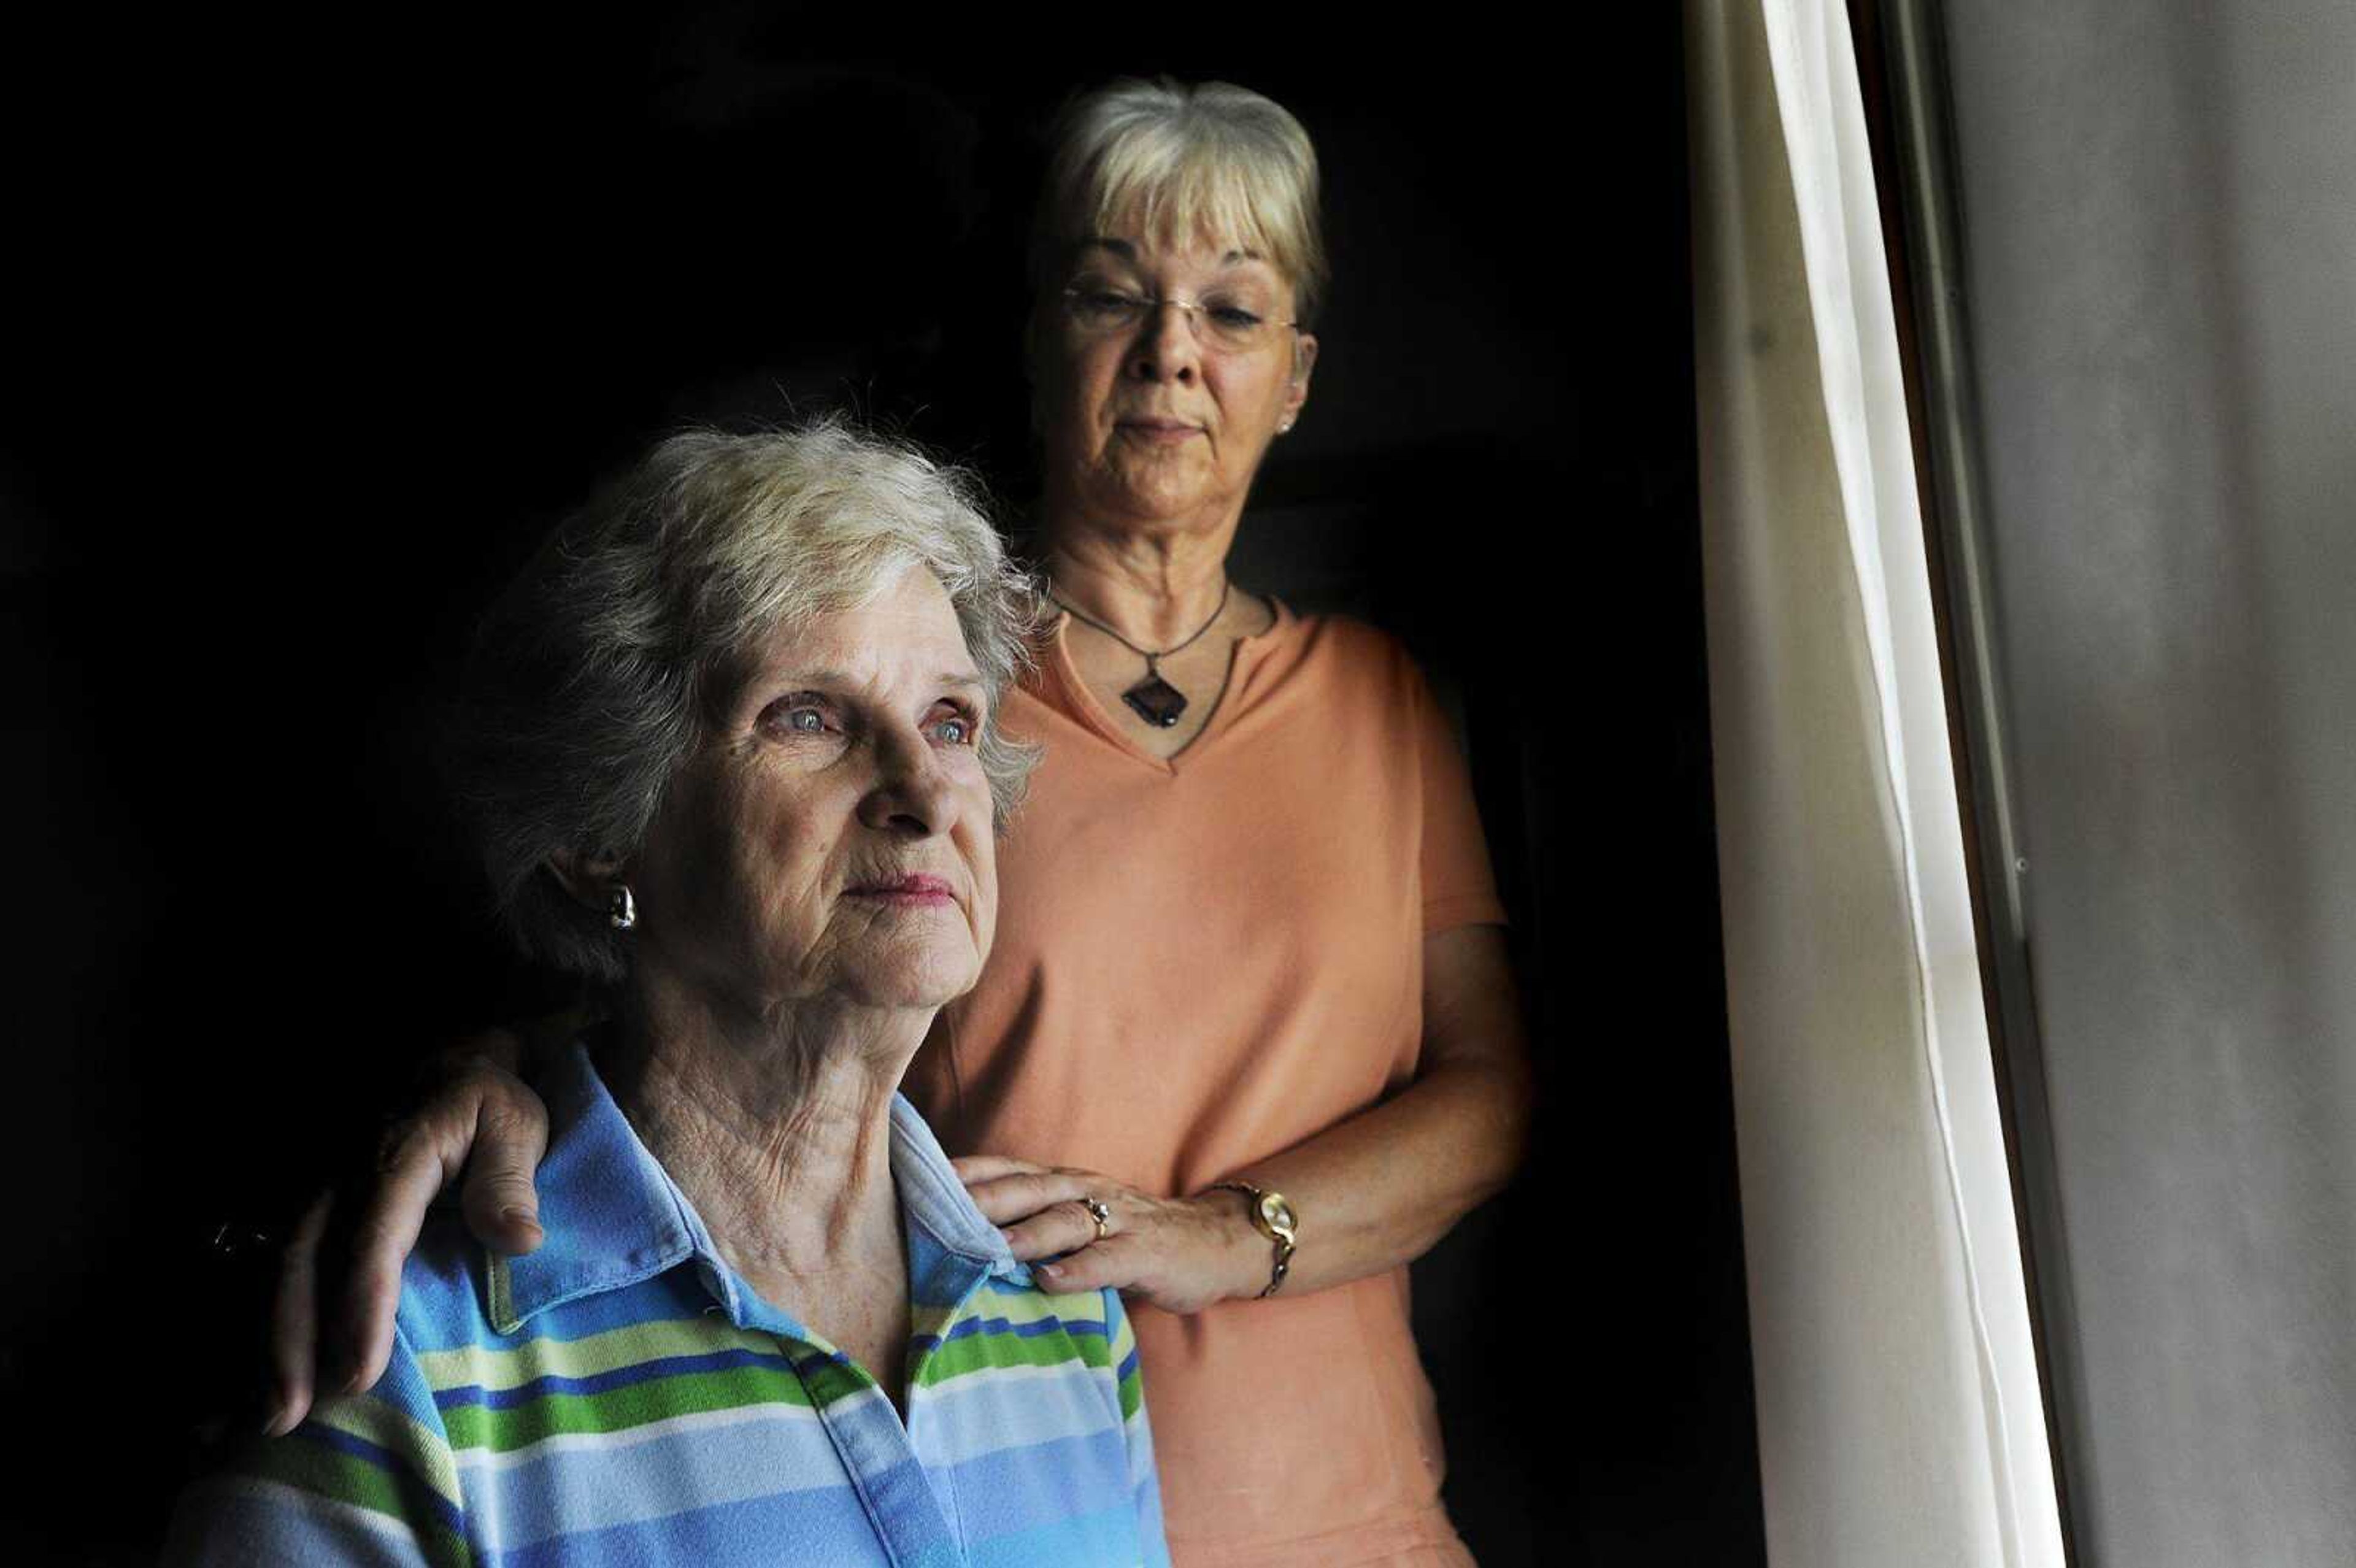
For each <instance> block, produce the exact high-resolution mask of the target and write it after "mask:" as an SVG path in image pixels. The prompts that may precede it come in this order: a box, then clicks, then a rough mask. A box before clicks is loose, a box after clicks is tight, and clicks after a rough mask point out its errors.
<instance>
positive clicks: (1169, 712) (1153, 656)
mask: <svg viewBox="0 0 2356 1568" xmlns="http://www.w3.org/2000/svg"><path fill="white" fill-rule="evenodd" d="M1235 588H1236V585H1235V584H1234V583H1233V582H1232V581H1230V582H1226V583H1223V584H1221V585H1220V588H1219V607H1218V608H1217V609H1216V610H1214V611H1212V612H1211V618H1210V619H1209V620H1207V621H1205V622H1204V623H1203V624H1201V625H1200V626H1197V627H1195V628H1194V635H1193V636H1191V637H1188V638H1187V639H1186V640H1185V641H1183V642H1180V643H1173V644H1171V645H1169V646H1168V647H1166V648H1163V649H1162V651H1161V652H1159V653H1156V652H1155V651H1154V650H1152V649H1151V648H1141V647H1139V646H1138V645H1136V644H1135V643H1132V642H1130V640H1129V639H1128V638H1127V637H1124V636H1122V635H1120V634H1119V632H1116V631H1114V630H1113V629H1112V628H1111V627H1110V626H1108V625H1106V624H1104V623H1103V622H1102V621H1099V620H1098V619H1097V618H1096V617H1095V616H1093V615H1083V614H1082V613H1079V612H1078V611H1077V610H1075V609H1073V608H1072V607H1071V606H1070V605H1069V604H1066V603H1064V601H1063V599H1062V597H1061V596H1060V595H1058V594H1056V593H1055V592H1049V593H1048V595H1047V597H1048V598H1050V599H1052V600H1054V601H1055V604H1056V606H1057V607H1058V608H1060V609H1061V610H1062V611H1063V612H1064V613H1065V614H1066V615H1069V616H1070V617H1071V618H1072V619H1073V620H1075V621H1077V622H1079V623H1080V624H1082V625H1084V626H1094V627H1095V628H1096V629H1097V630H1098V631H1099V632H1102V633H1103V634H1104V635H1106V636H1108V637H1110V638H1111V639H1112V640H1113V641H1114V642H1116V643H1119V645H1121V646H1122V647H1124V648H1127V649H1128V650H1129V651H1130V653H1133V654H1135V655H1137V656H1139V657H1140V658H1141V659H1143V660H1144V661H1145V678H1144V679H1143V680H1141V681H1139V682H1138V683H1137V684H1136V685H1135V686H1132V687H1130V688H1129V689H1128V690H1127V691H1124V692H1122V693H1121V694H1120V699H1121V700H1122V701H1123V702H1126V703H1128V704H1129V706H1130V710H1131V711H1133V712H1134V713H1136V715H1137V716H1138V717H1139V718H1140V719H1142V720H1145V721H1146V722H1147V723H1148V724H1151V725H1153V726H1155V727H1156V728H1158V729H1162V730H1167V729H1169V728H1170V726H1172V725H1173V724H1175V723H1177V722H1178V716H1179V715H1180V714H1182V713H1183V712H1185V711H1186V694H1185V693H1184V692H1183V691H1181V690H1179V689H1178V688H1176V687H1174V686H1173V685H1171V684H1170V683H1169V682H1168V681H1166V680H1164V679H1162V660H1163V659H1166V658H1168V657H1169V656H1171V655H1172V654H1174V653H1178V652H1181V651H1183V650H1184V649H1186V648H1191V647H1193V646H1194V645H1195V644H1196V643H1197V642H1199V641H1200V640H1201V639H1202V635H1203V634H1204V633H1205V632H1207V631H1209V630H1210V629H1211V628H1212V627H1213V626H1215V625H1216V624H1218V619H1219V617H1220V616H1221V615H1223V614H1225V613H1226V608H1227V595H1228V594H1230V593H1232V592H1235Z"/></svg>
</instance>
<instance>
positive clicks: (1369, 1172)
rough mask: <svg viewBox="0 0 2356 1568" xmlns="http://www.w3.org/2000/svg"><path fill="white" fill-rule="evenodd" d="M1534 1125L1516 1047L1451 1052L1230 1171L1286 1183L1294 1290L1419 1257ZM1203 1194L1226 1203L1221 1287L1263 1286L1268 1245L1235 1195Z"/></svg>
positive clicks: (1511, 1163) (1499, 1173)
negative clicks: (1449, 1058) (1228, 1231)
mask: <svg viewBox="0 0 2356 1568" xmlns="http://www.w3.org/2000/svg"><path fill="white" fill-rule="evenodd" d="M1529 1123H1530V1073H1529V1069H1528V1066H1527V1064H1526V1062H1525V1061H1523V1060H1521V1059H1520V1058H1519V1056H1517V1055H1516V1056H1514V1057H1511V1058H1503V1059H1498V1060H1483V1061H1455V1062H1450V1063H1445V1064H1442V1065H1440V1066H1436V1067H1434V1068H1432V1069H1431V1070H1430V1072H1426V1073H1425V1074H1424V1075H1423V1076H1421V1077H1419V1078H1418V1079H1417V1080H1416V1081H1415V1082H1414V1083H1410V1084H1409V1085H1408V1087H1406V1088H1405V1089H1403V1090H1401V1091H1400V1092H1399V1093H1397V1094H1396V1095H1394V1096H1392V1097H1391V1098H1390V1099H1388V1100H1386V1101H1384V1102H1383V1103H1382V1104H1378V1105H1375V1106H1373V1107H1371V1108H1369V1109H1367V1110H1365V1111H1362V1112H1360V1113H1359V1114H1358V1115H1355V1116H1352V1117H1351V1118H1349V1119H1348V1120H1347V1121H1344V1122H1341V1123H1338V1124H1336V1125H1333V1126H1332V1127H1329V1128H1327V1129H1326V1130H1325V1131H1324V1132H1322V1133H1319V1134H1318V1135H1316V1136H1314V1137H1312V1138H1309V1139H1308V1140H1306V1141H1305V1142H1302V1143H1300V1144H1296V1145H1295V1146H1293V1147H1291V1148H1290V1149H1287V1150H1285V1151H1284V1152H1283V1153H1282V1154H1280V1155H1275V1156H1272V1157H1269V1158H1267V1159H1261V1160H1254V1161H1251V1162H1250V1163H1249V1164H1248V1165H1246V1166H1243V1167H1240V1168H1238V1169H1237V1171H1235V1172H1234V1173H1233V1174H1234V1175H1235V1176H1236V1177H1237V1178H1238V1179H1242V1180H1246V1181H1248V1182H1250V1183H1251V1184H1252V1185H1253V1186H1255V1187H1260V1188H1264V1189H1270V1190H1273V1191H1278V1192H1281V1193H1283V1194H1284V1196H1285V1200H1287V1201H1288V1202H1290V1204H1291V1205H1292V1208H1293V1211H1294V1213H1295V1214H1296V1215H1297V1216H1298V1218H1299V1221H1300V1246H1299V1247H1298V1249H1297V1250H1296V1251H1295V1252H1294V1253H1293V1255H1292V1264H1291V1268H1290V1272H1289V1273H1288V1274H1287V1275H1286V1278H1285V1283H1284V1287H1283V1294H1285V1295H1288V1296H1291V1295H1298V1294H1302V1293H1306V1292H1309V1291H1313V1290H1323V1289H1325V1288H1327V1287H1328V1286H1331V1285H1346V1284H1347V1283H1349V1282H1350V1281H1352V1280H1355V1279H1364V1278H1365V1277H1366V1276H1367V1275H1376V1274H1382V1273H1384V1272H1386V1271H1387V1270H1390V1269H1393V1268H1397V1267H1398V1265H1399V1264H1404V1263H1410V1262H1412V1261H1414V1260H1415V1259H1416V1258H1419V1257H1420V1256H1422V1255H1423V1253H1426V1252H1427V1251H1429V1250H1430V1247H1431V1245H1432V1243H1435V1242H1437V1241H1439V1240H1440V1237H1442V1236H1444V1235H1446V1234H1447V1233H1448V1232H1449V1231H1450V1229H1451V1227H1453V1226H1454V1225H1455V1223H1456V1221H1459V1220H1461V1219H1462V1218H1463V1217H1464V1216H1465V1215H1466V1214H1467V1213H1468V1212H1470V1211H1472V1209H1473V1208H1474V1207H1475V1206H1476V1205H1478V1204H1479V1203H1481V1202H1482V1201H1483V1200H1484V1199H1486V1198H1488V1197H1490V1196H1491V1195H1493V1194H1494V1193H1495V1192H1496V1191H1497V1190H1498V1189H1500V1188H1502V1187H1504V1186H1505V1183H1506V1182H1507V1181H1508V1180H1509V1179H1511V1178H1512V1176H1513V1174H1514V1172H1515V1169H1516V1168H1518V1167H1519V1166H1520V1164H1521V1160H1522V1155H1523V1151H1524V1149H1525V1147H1526V1143H1527V1140H1528V1135H1529ZM1206 1196H1207V1197H1208V1198H1209V1199H1211V1200H1215V1201H1216V1200H1229V1201H1231V1202H1232V1204H1233V1214H1232V1220H1233V1239H1234V1243H1235V1246H1234V1249H1233V1251H1234V1253H1235V1255H1236V1256H1237V1258H1238V1259H1239V1260H1240V1261H1241V1264H1242V1273H1241V1274H1240V1275H1239V1276H1238V1277H1237V1279H1236V1280H1235V1281H1234V1282H1233V1283H1232V1284H1231V1285H1230V1286H1229V1288H1228V1291H1227V1294H1228V1295H1230V1296H1256V1295H1258V1292H1259V1291H1260V1290H1261V1289H1262V1288H1263V1287H1264V1286H1265V1285H1267V1283H1268V1275H1269V1264H1270V1261H1271V1257H1272V1253H1273V1244H1272V1243H1270V1242H1269V1240H1268V1239H1267V1238H1266V1237H1264V1236H1262V1235H1261V1234H1260V1233H1259V1232H1258V1231H1256V1230H1254V1229H1253V1228H1252V1226H1251V1223H1250V1221H1249V1218H1248V1213H1247V1205H1246V1200H1245V1199H1244V1197H1243V1196H1242V1194H1240V1193H1231V1192H1215V1193H1210V1194H1207V1195H1206ZM1255 1271H1256V1272H1255Z"/></svg>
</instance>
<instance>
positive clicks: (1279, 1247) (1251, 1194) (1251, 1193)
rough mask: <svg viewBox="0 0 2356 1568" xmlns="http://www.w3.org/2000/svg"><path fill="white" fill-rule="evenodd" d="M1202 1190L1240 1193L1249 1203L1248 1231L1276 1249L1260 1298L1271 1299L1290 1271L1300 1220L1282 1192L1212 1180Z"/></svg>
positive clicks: (1297, 1242)
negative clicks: (1262, 1238)
mask: <svg viewBox="0 0 2356 1568" xmlns="http://www.w3.org/2000/svg"><path fill="white" fill-rule="evenodd" d="M1204 1190H1205V1191H1206V1192H1218V1191H1221V1190H1225V1191H1228V1192H1240V1193H1242V1194H1243V1195H1244V1196H1245V1197H1246V1198H1248V1199H1250V1200H1251V1202H1250V1204H1249V1206H1248V1212H1249V1213H1250V1215H1251V1222H1252V1229H1253V1230H1255V1231H1258V1232H1259V1233H1260V1234H1261V1235H1263V1236H1266V1237H1267V1238H1268V1239H1269V1244H1270V1245H1272V1246H1273V1247H1275V1249H1276V1256H1275V1260H1274V1262H1272V1263H1271V1264H1269V1271H1268V1286H1267V1288H1266V1289H1264V1290H1262V1291H1261V1292H1260V1295H1261V1296H1263V1297H1265V1296H1274V1295H1275V1294H1276V1293H1277V1291H1278V1289H1279V1288H1280V1286H1282V1285H1283V1284H1284V1276H1285V1275H1288V1274H1290V1273H1291V1272H1292V1253H1293V1249H1294V1248H1296V1247H1298V1246H1299V1245H1300V1244H1301V1219H1300V1216H1299V1215H1297V1214H1295V1213H1294V1212H1293V1211H1292V1205H1291V1204H1290V1202H1288V1201H1286V1200H1285V1196H1284V1194H1283V1193H1281V1192H1273V1191H1270V1190H1269V1189H1267V1188H1264V1187H1255V1186H1253V1185H1252V1184H1251V1183H1250V1182H1248V1181H1214V1182H1213V1183H1211V1185H1210V1186H1208V1187H1206V1188H1205V1189H1204Z"/></svg>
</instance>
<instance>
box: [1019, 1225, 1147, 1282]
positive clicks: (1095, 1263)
mask: <svg viewBox="0 0 2356 1568" xmlns="http://www.w3.org/2000/svg"><path fill="white" fill-rule="evenodd" d="M1149 1258H1150V1253H1148V1251H1147V1249H1146V1247H1145V1246H1144V1245H1143V1243H1141V1241H1140V1240H1139V1238H1138V1237H1137V1236H1135V1235H1134V1234H1130V1235H1112V1236H1108V1237H1107V1238H1105V1239H1104V1240H1103V1241H1101V1242H1098V1243H1094V1244H1092V1245H1089V1246H1085V1247H1082V1248H1081V1249H1080V1250H1079V1251H1078V1252H1076V1253H1072V1254H1071V1255H1070V1256H1069V1257H1063V1258H1057V1259H1056V1260H1055V1261H1054V1262H1053V1263H1035V1264H1032V1265H1031V1272H1032V1273H1033V1274H1035V1275H1038V1276H1039V1283H1040V1284H1041V1285H1043V1286H1044V1287H1045V1288H1046V1289H1048V1290H1052V1291H1056V1292H1058V1293H1061V1294H1064V1295H1070V1294H1072V1293H1074V1292H1076V1291H1083V1290H1127V1289H1129V1288H1130V1287H1131V1286H1133V1285H1138V1284H1139V1283H1141V1278H1142V1275H1143V1271H1144V1269H1145V1266H1146V1264H1147V1263H1148V1261H1149Z"/></svg>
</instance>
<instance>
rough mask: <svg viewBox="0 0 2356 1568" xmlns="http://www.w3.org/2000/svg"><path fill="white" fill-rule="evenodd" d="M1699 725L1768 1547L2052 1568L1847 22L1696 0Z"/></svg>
mask: <svg viewBox="0 0 2356 1568" xmlns="http://www.w3.org/2000/svg"><path fill="white" fill-rule="evenodd" d="M1686 34H1687V81H1688V88H1687V91H1688V103H1689V115H1690V120H1691V138H1690V145H1691V156H1692V192H1693V204H1694V247H1695V255H1694V261H1695V329H1696V356H1697V400H1698V409H1697V414H1698V419H1699V426H1700V437H1701V490H1702V497H1701V498H1702V528H1703V571H1704V583H1705V593H1706V598H1707V616H1708V644H1709V682H1710V709H1711V741H1712V748H1713V756H1714V768H1715V775H1716V776H1715V790H1716V798H1717V809H1718V824H1719V827H1718V831H1719V862H1720V876H1721V883H1722V890H1723V891H1722V897H1723V911H1722V918H1723V922H1724V928H1725V937H1726V964H1727V993H1728V1006H1729V1013H1730V1018H1729V1025H1730V1038H1731V1040H1732V1048H1733V1052H1734V1060H1733V1077H1734V1088H1735V1116H1736V1128H1737V1139H1738V1144H1739V1150H1740V1175H1741V1186H1742V1208H1743V1231H1744V1243H1745V1254H1746V1261H1747V1265H1748V1272H1749V1280H1750V1285H1749V1289H1750V1309H1751V1341H1752V1357H1753V1362H1754V1365H1755V1368H1756V1378H1757V1382H1758V1409H1759V1424H1760V1463H1761V1477H1762V1486H1763V1490H1764V1497H1765V1507H1766V1513H1767V1520H1766V1523H1767V1539H1768V1548H1769V1553H1770V1556H1771V1558H1772V1561H1773V1562H1775V1563H1779V1564H1791V1565H1794V1568H1836V1565H1843V1564H1852V1563H1854V1564H1859V1565H1871V1568H1888V1565H1890V1564H1898V1563H1904V1564H1909V1565H1912V1564H1931V1563H1971V1564H1982V1563H1994V1564H2006V1565H2021V1568H2047V1565H2052V1568H2059V1565H2060V1564H2061V1562H2062V1560H2063V1558H2062V1549H2061V1524H2060V1519H2059V1510H2058V1508H2057V1506H2056V1502H2055V1493H2054V1488H2053V1481H2052V1465H2051V1456H2050V1454H2049V1453H2048V1451H2047V1446H2046V1437H2045V1427H2044V1421H2043V1411H2042V1402H2041V1398H2040V1391H2039V1386H2038V1374H2037V1367H2036V1360H2035V1355H2034V1350H2033V1346H2032V1341H2031V1338H2030V1331H2029V1303H2028V1295H2027V1288H2026V1283H2025V1279H2024V1275H2023V1273H2022V1269H2021V1264H2020V1251H2019V1236H2018V1233H2017V1231H2016V1228H2015V1224H2014V1218H2013V1210H2012V1194H2011V1184H2010V1179H2009V1173H2008V1168H2007V1164H2006V1155H2005V1147H2004V1137H2003V1129H2002V1124H2001V1120H2000V1116H1999V1113H1998V1109H1997V1099H1996V1088H1995V1076H1994V1071H1993V1061H1992V1057H1991V1054H1990V1045H1989V1040H1988V1034H1987V1020H1986V1017H1985V1015H1984V1013H1983V1011H1982V1004H1981V992H1980V983H1979V972H1978V959H1977V955H1976V950H1975V946H1974V936H1973V926H1972V918H1971V906H1970V899H1969V890H1968V883H1967V881H1966V879H1965V869H1964V858H1963V840H1962V828H1961V823H1960V820H1959V816H1958V808H1957V804H1956V795H1955V786H1954V760H1953V758H1952V757H1951V756H1950V754H1949V751H1948V740H1947V736H1948V731H1947V723H1946V713H1945V709H1944V695H1943V691H1942V688H1941V681H1940V671H1939V664H1938V653H1937V645H1936V640H1935V630H1934V624H1933V618H1932V609H1931V597H1930V594H1931V589H1930V582H1929V575H1928V568H1927V565H1926V562H1925V560H1924V553H1923V545H1922V520H1921V514H1920V510H1919V508H1918V506H1917V501H1916V496H1915V488H1914V473H1913V453H1912V443H1911V441H1910V439H1909V435H1908V431H1907V425H1906V407H1905V398H1904V391H1903V385H1902V382H1901V374H1900V367H1899V360H1898V348H1897V336H1896V330H1895V326H1894V324H1893V320H1892V315H1891V305H1890V285H1889V276H1888V269H1887V265H1886V261H1885V258H1884V256H1883V254H1882V249H1881V232H1880V222H1879V206H1878V204H1877V202H1876V200H1875V196H1874V188H1873V176H1872V166H1871V162H1870V158H1869V154H1868V149H1867V144H1866V138H1865V125H1864V113H1863V108H1862V104H1861V101H1860V98H1859V93H1858V80H1857V68H1856V64H1855V60H1854V57H1853V55H1852V52H1851V49H1850V45H1849V37H1848V32H1847V18H1846V15H1845V13H1844V12H1843V10H1842V8H1841V7H1840V6H1839V5H1835V4H1826V3H1822V0H1687V6H1686Z"/></svg>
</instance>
